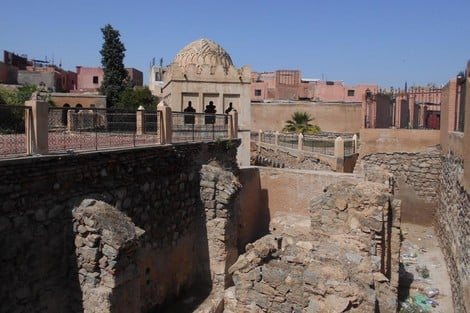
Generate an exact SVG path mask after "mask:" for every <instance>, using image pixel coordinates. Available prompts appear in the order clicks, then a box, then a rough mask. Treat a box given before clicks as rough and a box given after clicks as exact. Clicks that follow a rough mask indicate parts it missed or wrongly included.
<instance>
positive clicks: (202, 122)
mask: <svg viewBox="0 0 470 313" xmlns="http://www.w3.org/2000/svg"><path fill="white" fill-rule="evenodd" d="M231 118H232V117H231V116H230V115H225V114H204V113H187V112H172V113H171V120H172V133H173V138H172V141H173V142H187V141H213V140H217V139H226V138H229V132H228V128H229V125H230V124H231Z"/></svg>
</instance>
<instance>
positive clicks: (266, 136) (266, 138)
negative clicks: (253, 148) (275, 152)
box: [261, 132, 276, 145]
mask: <svg viewBox="0 0 470 313" xmlns="http://www.w3.org/2000/svg"><path fill="white" fill-rule="evenodd" d="M261 141H262V142H265V143H269V144H272V145H273V144H275V143H276V134H275V133H273V132H266V133H264V132H263V133H262V134H261Z"/></svg>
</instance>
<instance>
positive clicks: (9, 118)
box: [0, 104, 31, 158]
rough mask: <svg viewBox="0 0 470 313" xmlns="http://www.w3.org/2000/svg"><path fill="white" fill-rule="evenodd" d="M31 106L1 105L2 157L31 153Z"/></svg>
mask: <svg viewBox="0 0 470 313" xmlns="http://www.w3.org/2000/svg"><path fill="white" fill-rule="evenodd" d="M30 117H31V107H28V106H17V105H3V104H2V105H0V158H2V157H12V156H15V155H24V154H27V153H29V148H28V144H29V140H28V137H29V134H28V131H29V129H30V128H29V127H26V123H29V118H30Z"/></svg>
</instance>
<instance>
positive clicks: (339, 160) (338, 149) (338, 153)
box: [335, 137, 344, 173]
mask: <svg viewBox="0 0 470 313" xmlns="http://www.w3.org/2000/svg"><path fill="white" fill-rule="evenodd" d="M335 158H336V172H339V173H343V172H344V140H343V138H341V137H338V138H336V139H335Z"/></svg>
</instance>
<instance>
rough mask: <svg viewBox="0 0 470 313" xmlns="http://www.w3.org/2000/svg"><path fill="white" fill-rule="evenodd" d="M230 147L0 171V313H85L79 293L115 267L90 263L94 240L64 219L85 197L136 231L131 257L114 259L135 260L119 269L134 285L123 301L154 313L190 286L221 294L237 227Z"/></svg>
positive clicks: (113, 154) (61, 160)
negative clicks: (131, 296) (217, 287)
mask: <svg viewBox="0 0 470 313" xmlns="http://www.w3.org/2000/svg"><path fill="white" fill-rule="evenodd" d="M236 146H237V145H236V144H231V145H226V144H225V142H221V143H208V144H184V145H183V144H182V145H173V146H158V147H148V148H134V149H125V150H114V151H101V152H95V153H83V154H76V155H58V156H48V157H31V158H24V159H15V160H4V161H2V162H0V172H1V173H2V175H0V199H2V201H1V204H0V210H1V215H0V250H1V251H2V253H1V254H0V264H1V265H2V266H1V269H0V280H1V281H3V282H8V283H3V284H0V302H1V303H2V304H1V306H0V312H13V311H18V312H19V311H22V312H83V311H84V310H85V308H87V309H89V308H90V303H89V302H87V301H89V300H90V299H86V298H85V297H84V294H86V292H85V291H86V290H85V289H84V288H94V287H98V288H100V286H101V282H102V281H103V280H102V276H101V275H102V274H103V273H100V268H101V269H106V268H107V266H111V269H112V266H114V265H115V264H112V263H111V264H107V263H106V262H107V261H106V260H105V259H102V258H100V259H99V260H97V259H96V257H97V256H99V255H100V254H99V253H101V252H99V251H97V250H96V249H97V246H95V245H96V244H97V240H98V238H99V236H98V237H97V234H95V233H93V232H94V231H95V230H94V228H93V227H92V225H93V224H92V221H91V222H90V219H85V220H84V222H83V223H84V224H83V223H82V224H81V223H78V222H77V223H78V224H75V226H74V225H73V221H74V217H72V210H73V209H74V208H76V207H77V206H78V205H79V204H80V203H81V202H82V200H83V199H85V198H89V199H96V200H103V201H104V202H106V203H108V204H110V205H111V206H112V207H114V208H115V209H117V210H118V211H121V212H123V213H125V215H126V216H128V217H130V219H131V222H132V223H133V224H134V225H136V227H138V228H140V229H142V230H143V231H144V232H145V233H144V234H143V235H142V236H141V238H140V239H139V245H137V246H136V247H138V248H136V249H131V250H130V251H128V250H126V249H124V250H123V251H118V252H119V255H122V256H121V257H120V259H119V261H118V265H119V262H127V261H125V260H126V258H130V259H134V258H135V267H129V268H130V269H131V271H136V272H135V273H129V274H132V275H137V277H138V282H139V283H138V289H136V288H135V287H132V290H133V294H134V295H137V297H138V299H135V298H134V299H132V300H133V301H136V303H134V304H135V307H138V308H139V310H142V311H143V312H145V311H148V310H150V309H152V308H155V307H159V306H160V305H162V304H164V303H165V302H167V301H168V300H170V299H172V298H174V297H176V296H178V295H179V294H180V293H182V292H183V291H185V290H188V289H191V288H192V287H193V286H194V285H195V284H200V285H206V286H208V288H209V289H210V288H211V287H210V284H211V283H212V284H213V283H214V281H216V282H217V283H220V284H221V285H222V286H221V287H222V288H223V287H224V284H225V283H226V281H225V280H226V279H228V278H227V277H226V276H225V273H226V270H225V269H226V267H228V266H229V265H230V264H226V262H229V261H227V260H229V259H230V260H232V259H234V258H236V252H237V251H236V236H234V229H233V228H230V225H237V224H236V220H235V218H236V215H237V214H234V213H233V210H234V207H233V204H234V201H235V200H234V199H235V197H236V195H237V193H238V189H239V188H240V186H239V183H238V182H237V179H236V176H234V175H238V166H237V165H236ZM75 220H76V218H75ZM87 221H88V222H87ZM80 226H82V227H80ZM87 227H90V229H88V228H87ZM235 231H236V228H235ZM103 232H104V231H103ZM212 235H214V236H212ZM79 237H80V238H82V239H79ZM83 238H84V239H83ZM226 240H227V241H226ZM229 242H230V243H229ZM221 243H222V245H221ZM108 252H109V251H108ZM124 252H125V253H124ZM123 253H124V254H123ZM128 253H130V255H127V254H128ZM136 253H137V254H138V255H135V254H136ZM103 255H107V254H106V253H105V252H103ZM111 255H114V254H113V253H111ZM126 255H127V256H126ZM126 268H127V267H126ZM116 275H117V274H116ZM132 275H131V276H132ZM119 277H124V278H123V279H124V280H120V281H117V282H116V284H115V285H111V288H118V287H121V286H125V282H126V280H125V279H126V277H127V276H126V275H124V276H119ZM87 286H92V287H87ZM93 286H94V287H93ZM108 287H109V286H108ZM212 288H214V286H212ZM119 300H120V301H121V302H119V303H121V304H123V305H121V306H119V305H118V306H117V308H116V307H115V308H114V309H113V310H112V312H126V311H125V308H126V306H125V303H126V301H127V300H126V299H125V298H122V299H119ZM98 301H99V299H98ZM115 304H116V303H115ZM119 307H121V308H120V309H119ZM108 309H111V308H108ZM123 310H124V311H123ZM89 312H93V311H89ZM100 312H103V311H100Z"/></svg>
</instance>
